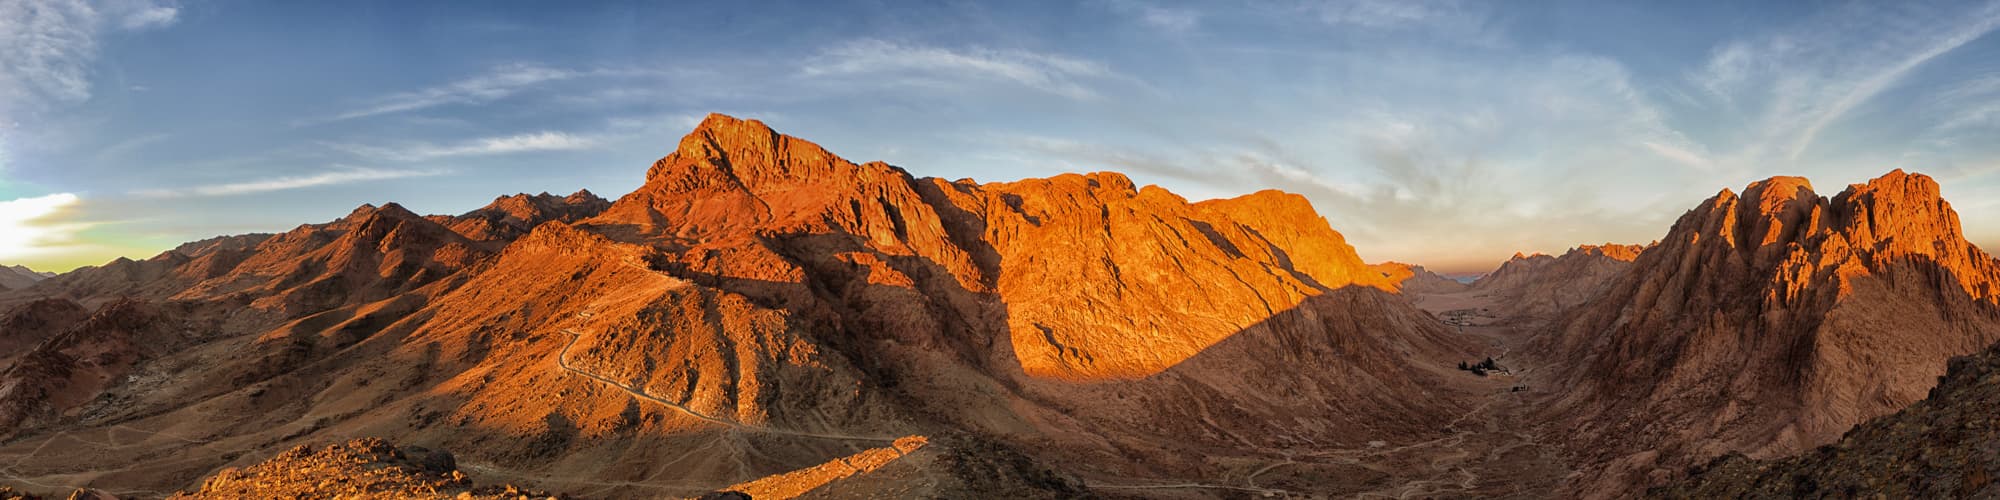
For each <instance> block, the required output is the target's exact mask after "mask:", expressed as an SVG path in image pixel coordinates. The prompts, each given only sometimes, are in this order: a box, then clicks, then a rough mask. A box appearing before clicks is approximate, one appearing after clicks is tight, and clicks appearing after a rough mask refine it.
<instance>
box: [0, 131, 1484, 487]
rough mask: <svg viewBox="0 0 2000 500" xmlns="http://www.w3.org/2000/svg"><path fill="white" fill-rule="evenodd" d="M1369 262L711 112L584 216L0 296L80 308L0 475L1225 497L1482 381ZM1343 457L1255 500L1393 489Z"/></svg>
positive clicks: (317, 248) (1094, 180)
mask: <svg viewBox="0 0 2000 500" xmlns="http://www.w3.org/2000/svg"><path fill="white" fill-rule="evenodd" d="M1391 274H1393V273H1385V272H1383V271H1381V270H1380V269H1378V268H1377V267H1376V266H1369V265H1367V264H1365V263H1363V262H1362V261H1361V259H1360V258H1359V256H1358V255H1357V254H1356V253H1355V251H1354V249H1353V248H1352V247H1351V246H1349V245H1348V244H1347V243H1346V242H1345V240H1344V239H1343V238H1342V237H1341V235H1340V234H1339V233H1338V232H1336V231H1334V230H1333V229H1332V227H1330V225H1329V224H1328V223H1327V221H1326V219H1324V218H1322V217H1320V216H1319V215H1318V214H1317V212H1316V211H1315V210H1314V209H1313V207H1312V206H1311V204H1310V203H1308V202H1307V201H1306V200H1305V199H1304V198H1303V197H1300V196H1297V195H1292V194H1286V193H1281V192H1275V191H1267V192H1259V193H1253V194H1249V195H1245V196H1242V197H1238V198H1231V199H1224V200H1211V201H1204V202H1198V203H1190V202H1188V201H1187V200H1185V199H1183V198H1181V197H1180V196H1178V195H1175V194H1173V193H1171V192H1168V191H1167V190H1165V189H1161V188H1159V187H1155V186H1143V187H1141V186H1137V185H1135V184H1134V183H1133V182H1132V181H1131V180H1130V179H1127V178H1126V177H1124V176H1122V175H1119V174H1115V173H1102V172H1101V173H1092V174H1065V175H1060V176H1056V177H1052V178H1047V179H1026V180H1021V181H1015V182H992V183H978V182H974V181H971V180H958V181H946V180H941V179H934V178H920V177H915V176H912V175H910V174H909V173H908V172H906V171H904V170H903V169H901V168H898V167H894V166H890V165H887V164H884V163H879V162H876V163H863V164H856V163H853V162H849V161H847V160H845V159H842V158H840V157H838V156H835V155H833V154H832V153H830V152H827V151H826V150H825V149H823V148H821V147H820V146H818V145H815V144H813V143H811V142H808V141H805V140H802V139H798V138H794V137H790V136H785V135H782V134H779V133H777V132H776V131H773V130H772V129H770V128H769V127H767V126H765V125H764V124H762V123H760V122H757V121H754V120H739V119H735V118H732V117H727V116H722V115H712V116H710V117H708V118H707V119H706V120H704V121H703V122H702V123H701V124H700V126H698V127H697V128H696V129H695V130H694V131H693V132H691V133H689V134H688V135H687V136H685V137H684V138H682V139H681V141H680V142H679V144H678V147H676V148H675V150H674V151H673V152H672V153H671V154H668V155H667V156H665V157H664V158H662V159H660V160H659V161H657V162H655V163H654V164H653V165H652V167H651V168H650V169H649V170H648V171H647V173H646V181H645V183H644V185H643V186H641V187H640V188H639V189H637V190H636V191H634V192H632V193H630V194H627V195H625V196H623V197H620V198H619V199H618V200H616V201H614V202H609V203H606V202H604V200H601V199H598V198H596V197H595V196H594V195H591V194H590V193H588V192H582V193H578V194H576V195H571V196H568V197H563V198H556V197H554V196H550V195H534V196H526V195H517V196H512V197H502V198H500V199H497V200H496V201H495V202H494V203H493V204H491V205H489V206H488V207H486V208H482V209H479V210H475V211H472V212H468V213H466V214H463V215H459V216H419V215H416V214H413V213H410V212H409V211H407V210H404V209H403V208H402V207H400V206H398V205H395V204H393V203H391V204H384V205H381V206H379V207H378V206H374V205H364V206H362V207H360V208H359V209H356V210H355V211H354V212H353V213H351V214H349V215H348V216H346V217H343V218H341V219H339V220H336V221H332V222H328V223H324V224H307V225H302V226H299V227H298V228H296V229H294V230H292V231H288V232H285V233H282V234H277V235H269V236H264V235H247V236H242V237H230V238H225V239H222V240H212V241H209V242H203V243H198V244H191V245H190V246H183V247H182V248H180V249H176V250H173V251H169V252H166V253H163V254H161V255H160V256H157V257H154V258H152V259H148V260H144V261H132V260H122V259H121V260H119V261H116V262H113V263H110V264H107V265H105V266H101V267H94V268H85V269H82V270H79V271H77V272H74V273H69V274H66V275H64V276H61V277H58V278H54V279H52V280H50V281H49V282H48V283H47V284H45V285H43V286H38V287H35V288H34V289H30V290H23V291H15V292H8V293H0V307H23V306H22V304H31V303H40V302H39V301H48V300H60V301H67V303H69V304H72V305H76V306H78V307H79V308H82V309H84V310H88V311H90V316H89V317H88V318H86V319H83V320H75V319H73V318H71V316H73V315H71V316H61V317H60V318H58V319H56V320H50V321H46V323H47V324H49V325H50V326H47V327H44V328H42V329H40V330H39V331H37V332H35V333H34V334H32V335H31V337H33V338H47V339H52V340H46V341H43V342H41V343H40V344H37V345H38V346H39V347H36V348H34V349H33V350H31V352H30V354H28V355H27V356H26V357H24V358H23V360H28V359H32V360H33V362H32V363H27V362H26V361H16V362H15V363H14V365H15V366H14V367H13V368H9V370H10V371H8V372H6V373H7V375H6V376H7V377H11V378H8V379H7V380H6V381H5V383H7V384H11V385H8V387H14V388H16V389H12V390H11V392H0V408H4V409H8V410H9V411H10V412H12V413H10V414H9V415H18V416H16V417H12V418H15V419H16V421H17V422H18V423H17V424H16V425H13V426H10V429H11V434H12V435H13V436H14V437H13V439H12V440H11V441H8V442H7V443H6V444H0V459H8V458H10V457H11V458H12V459H14V460H15V461H16V463H18V464H19V465H17V466H15V467H14V468H11V469H9V474H10V475H11V476H13V477H15V478H16V479H18V480H21V481H23V482H22V484H23V485H24V486H34V485H54V486H76V485H77V484H73V483H77V482H88V483H89V485H91V486H93V487H104V488H112V489H124V490H144V491H168V490H173V489H191V488H193V487H194V485H196V484H198V483H199V482H200V481H201V480H202V478H204V477H207V476H210V475H213V474H214V473H215V471H217V470H219V469H221V468H223V467H231V466H237V467H240V466H249V465H253V464H255V463H256V460H255V457H257V456H263V455H268V454H271V453H276V452H277V451H278V450H283V449H286V448H289V447H292V446H296V445H298V444H304V443H314V442H327V441H334V442H341V441H346V440H349V439H353V438H361V437H379V438H385V439H389V440H392V441H393V442H397V443H407V444H409V445H412V446H421V447H424V448H429V449H440V450H450V451H451V452H452V453H453V454H454V455H455V456H456V457H458V461H457V462H458V466H459V468H460V469H461V470H463V471H465V473H466V474H468V475H470V476H472V477H473V478H474V479H477V480H479V481H481V482H509V483H515V484H524V485H529V486H532V487H534V488H538V489H547V490H554V491H589V492H591V495H592V496H605V497H656V496H659V495H698V494H702V493H704V492H708V491H714V490H718V489H721V488H724V487H731V486H744V487H746V488H749V487H754V488H763V489H758V490H757V491H790V490H788V489H787V488H796V486H782V487H780V485H781V483H782V484H792V483H791V481H793V480H802V481H803V480H810V481H819V483H818V484H816V485H813V486H811V489H813V490H814V491H840V492H843V494H848V495H851V496H870V495H894V496H912V495H914V496H936V497H967V496H990V495H1001V496H1008V497H1024V498H1037V497H1041V498H1069V497H1074V496H1077V495H1080V494H1084V493H1086V491H1096V492H1102V493H1111V492H1117V493H1118V494H1133V493H1144V492H1147V491H1150V490H1153V489H1161V487H1160V486H1158V485H1160V484H1163V483H1164V484H1169V485H1176V484H1178V485H1180V486H1167V487H1165V488H1164V489H1166V490H1181V491H1183V492H1200V491H1205V490H1206V489H1212V488H1216V487H1222V488H1225V489H1226V488H1244V487H1245V486H1241V483H1242V481H1240V480H1239V479H1237V477H1239V476H1242V475H1244V474H1248V473H1249V472H1252V470H1251V469H1254V468H1262V469H1266V470H1268V469H1269V468H1270V467H1272V466H1273V464H1279V463H1285V462H1292V463H1301V462H1297V461H1295V460H1294V458H1293V457H1295V456H1299V454H1300V453H1303V452H1304V451H1308V450H1310V451H1321V452H1325V451H1328V450H1332V449H1344V450H1365V449H1367V447H1369V446H1388V445H1391V444H1414V443H1424V442H1435V441H1438V440H1441V439H1444V438H1445V437H1446V436H1447V435H1449V434H1451V433H1454V432H1456V431H1454V430H1453V429H1452V425H1450V424H1453V423H1455V422H1458V421H1461V420H1463V418H1462V417H1461V416H1460V415H1462V414H1463V413H1465V412H1466V411H1467V410H1469V409H1471V408H1472V407H1473V406H1476V404H1477V402H1476V401H1474V400H1473V399H1474V398H1473V396H1477V395H1482V394H1483V393H1484V392H1485V391H1489V390H1491V388H1490V387H1488V385H1490V384H1486V383H1484V382H1481V381H1478V380H1476V379H1472V378H1470V377H1469V376H1467V375H1465V374H1464V373H1462V372H1458V371H1456V370H1452V369H1450V367H1449V366H1450V364H1451V363H1455V362H1457V361H1460V360H1464V359H1476V358H1477V357H1478V356H1481V355H1484V354H1486V352H1485V351H1486V350H1487V347H1486V346H1484V345H1480V344H1479V343H1477V342H1472V341H1469V340H1467V339H1465V338H1464V337H1463V336H1461V335H1458V334H1457V333H1456V332H1455V331H1452V330H1447V329H1446V327H1445V326H1444V325H1443V324H1442V323H1440V322H1439V321H1438V320H1437V319H1436V318H1435V317H1432V316H1431V315H1429V314H1427V313H1425V312H1424V311H1422V310H1419V309H1417V308H1415V307H1414V306H1412V305H1410V302H1409V301H1408V300H1406V299H1405V298H1404V297H1402V296H1400V295H1398V294H1397V292H1396V290H1397V289H1398V287H1399V286H1401V283H1402V281H1401V280H1400V278H1397V277H1395V276H1392V275H1391ZM50 304H51V305H45V306H42V307H45V308H50V310H51V311H54V310H57V309H64V308H63V306H62V305H61V304H62V302H53V303H50ZM65 314H67V313H65ZM47 316H49V317H52V318H54V317H57V316H59V315H58V314H55V313H50V314H47ZM64 339H73V340H64ZM1273 373H1285V374H1288V376H1284V377H1272V376H1270V375H1271V374H1273ZM99 443H106V444H99ZM56 444H59V445H60V446H61V447H63V448H64V449H66V450H70V451H68V452H66V453H65V454H62V455H53V454H47V453H44V451H45V450H46V449H49V448H48V446H49V445H56ZM1342 453H1345V452H1342ZM1356 453H1359V452H1356ZM161 456H173V457H175V458H174V459H173V460H171V461H162V460H158V459H157V457H161ZM1345 456H1346V455H1344V454H1338V453H1337V454H1336V456H1333V457H1331V458H1327V459H1325V460H1327V461H1329V463H1328V464H1326V465H1318V464H1314V465H1311V466H1307V465H1299V466H1298V467H1299V468H1300V469H1301V472H1300V473H1298V474H1290V475H1288V477H1287V478H1285V479H1283V482H1282V486H1279V487H1281V488H1287V489H1284V490H1278V489H1272V487H1262V488H1258V487H1254V486H1251V487H1250V488H1252V489H1254V490H1257V491H1269V492H1296V491H1336V492H1338V491H1361V490H1365V489H1373V488H1378V487H1380V486H1382V484H1381V483H1384V482H1390V481H1394V480H1395V479H1394V476H1393V475H1382V474H1377V473H1374V472H1366V471H1348V470H1346V469H1342V467H1347V466H1346V465H1342V464H1345V463H1348V462H1351V460H1349V459H1346V458H1344V457H1345ZM663 457H665V458H663ZM673 457H678V458H673ZM855 464H866V465H867V467H865V469H866V470H867V472H866V473H865V474H862V473H860V471H858V469H863V467H860V466H858V465H855ZM1331 470H1338V472H1325V473H1322V472H1315V471H1331ZM1356 475H1359V477H1364V479H1362V480H1354V479H1352V478H1353V477H1357V476H1356ZM85 477H87V478H89V479H78V478H85ZM885 478H898V479H897V480H894V481H890V480H888V479H885ZM28 481H32V482H28ZM44 487H47V486H44Z"/></svg>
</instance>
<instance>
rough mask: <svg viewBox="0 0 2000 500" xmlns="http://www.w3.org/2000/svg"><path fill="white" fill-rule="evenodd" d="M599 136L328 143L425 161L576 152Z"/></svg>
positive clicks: (363, 152) (381, 157)
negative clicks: (373, 144)
mask: <svg viewBox="0 0 2000 500" xmlns="http://www.w3.org/2000/svg"><path fill="white" fill-rule="evenodd" d="M601 143H602V141H601V140H599V139H598V138H596V137H590V136H580V135H573V134H569V133H566V132H548V131H544V132H534V133H527V134H517V135H509V136H502V137H486V138H481V139H473V140H470V141H464V142H459V143H454V144H437V143H430V142H410V143H403V144H399V145H393V146H371V145H364V144H346V143H329V144H328V146H331V147H333V148H334V149H339V150H342V151H346V152H349V153H353V154H356V155H361V156H365V157H369V158H374V159H379V160H391V161H422V160H431V159H437V158H449V157H457V156H487V155H500V154H510V153H527V152H535V151H574V150H580V149H589V148H592V147H597V146H598V145H599V144H601Z"/></svg>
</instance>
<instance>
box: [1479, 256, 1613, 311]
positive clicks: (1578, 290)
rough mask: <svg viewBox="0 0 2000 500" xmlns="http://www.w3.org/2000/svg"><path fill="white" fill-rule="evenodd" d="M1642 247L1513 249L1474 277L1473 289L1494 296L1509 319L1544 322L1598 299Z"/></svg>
mask: <svg viewBox="0 0 2000 500" xmlns="http://www.w3.org/2000/svg"><path fill="white" fill-rule="evenodd" d="M1645 249H1646V247H1644V246H1640V245H1619V244H1615V243H1605V244H1603V245H1581V246H1578V247H1576V248H1572V249H1570V250H1569V251H1568V252H1564V253H1563V254H1562V256H1560V257H1551V256H1548V255H1543V254H1534V255H1522V254H1519V253H1516V254H1514V257H1513V258H1511V259H1508V260H1507V261H1506V262H1503V263H1501V264H1500V268H1498V269H1495V270H1493V272H1491V273H1487V275H1485V276H1482V277H1480V278H1479V280H1478V281H1474V282H1473V283H1472V289H1473V290H1476V291H1478V292H1479V293H1481V294H1484V295H1488V296H1491V297H1493V298H1494V300H1496V301H1497V302H1499V303H1500V305H1501V306H1502V307H1503V308H1505V309H1506V313H1505V314H1506V315H1507V316H1509V317H1511V318H1515V319H1516V320H1542V321H1546V320H1550V319H1553V318H1554V317H1555V316H1557V315H1558V314H1560V313H1561V312H1563V311H1567V310H1570V309H1572V308H1575V307H1577V306H1580V305H1583V303H1585V302H1588V301H1589V300H1590V299H1593V298H1596V297H1597V296H1598V295H1599V294H1601V293H1602V292H1603V291H1604V288H1605V287H1606V286H1609V285H1610V284H1611V282H1612V281H1614V280H1615V279H1616V278H1618V277H1619V276H1620V275H1622V274H1624V273H1625V272H1626V270H1627V269H1629V268H1630V267H1631V265H1632V261H1633V260H1634V259H1637V258H1639V253H1640V252H1642V251H1644V250H1645Z"/></svg>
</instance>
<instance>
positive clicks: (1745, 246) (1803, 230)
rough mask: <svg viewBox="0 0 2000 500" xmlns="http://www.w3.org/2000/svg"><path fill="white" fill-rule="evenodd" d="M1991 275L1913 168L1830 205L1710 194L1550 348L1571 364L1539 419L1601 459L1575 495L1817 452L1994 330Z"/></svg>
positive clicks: (1773, 192)
mask: <svg viewBox="0 0 2000 500" xmlns="http://www.w3.org/2000/svg"><path fill="white" fill-rule="evenodd" d="M1996 280H2000V265H1996V264H1995V262H1994V260H1993V259H1992V258H1991V257H1989V256H1988V255H1987V254H1986V253H1985V252H1983V251H1980V250H1979V249H1978V248H1977V247H1974V246H1973V245H1972V244H1971V243H1968V242H1966V240H1965V239H1964V236H1963V234H1962V233H1961V232H1960V230H1959V224H1958V216H1957V214H1956V213H1954V212H1953V211H1952V210H1951V205H1950V204H1948V203H1946V202H1945V201H1944V200H1942V199H1940V198H1939V197H1938V186H1937V183H1936V182H1934V181H1932V180H1931V179H1930V178H1929V177H1926V176H1923V175H1916V174H1905V173H1903V172H1902V171H1900V170H1898V171H1895V172H1890V173H1889V174H1888V175H1885V176H1882V177H1880V178H1877V179H1874V180H1871V181H1869V182H1868V183H1866V184H1856V185H1852V186H1849V187H1848V188H1847V189H1846V190H1845V191H1843V192H1841V193H1840V194H1839V195H1836V196H1834V197H1832V198H1826V197H1823V196H1819V195H1817V194H1815V193H1814V192H1813V191H1812V187H1811V185H1810V184H1809V183H1807V182H1806V181H1805V180H1804V179H1799V178H1792V177H1777V178H1772V179H1769V180H1765V181H1761V182H1757V183H1754V184H1751V185H1750V186H1749V187H1748V188H1746V189H1745V190H1744V193H1743V195H1742V196H1741V197H1739V196H1736V195H1735V194H1734V193H1731V192H1729V191H1727V190H1724V191H1723V192H1722V193H1720V194H1718V195H1716V196H1715V197H1714V198H1711V199H1709V200H1708V201H1706V202H1703V203H1702V204H1701V205H1700V206H1698V207H1696V208H1695V209H1694V210H1692V211H1689V212H1688V213H1687V214H1686V215H1684V216H1682V217H1681V219H1680V220H1679V221H1678V222H1676V223H1675V224H1674V227H1673V229H1672V230H1671V231H1670V232H1669V233H1668V234H1667V237H1666V238H1665V239H1663V240H1662V241H1661V242H1660V243H1659V244H1658V245H1657V246H1655V247H1653V248H1651V249H1648V250H1646V251H1645V252H1644V253H1643V254H1642V255H1641V256H1640V257H1639V258H1638V260H1637V261H1635V262H1634V263H1633V269H1632V270H1631V272H1630V273H1628V274H1626V275H1625V276H1624V277H1623V278H1621V279H1620V280H1619V281H1618V282H1617V283H1616V284H1615V285H1613V286H1611V287H1610V288H1609V289H1608V290H1607V292H1606V293H1605V294H1604V296H1603V297H1602V298H1601V299H1600V300H1597V301H1595V302H1593V303H1592V304H1591V305H1589V306H1586V307H1585V308H1583V309H1581V310H1580V311H1579V312H1578V314H1577V315H1576V316H1574V317H1572V318H1571V319H1570V320H1569V321H1568V323H1567V324H1566V325H1564V328H1563V329H1562V331H1561V332H1559V333H1558V334H1556V335H1554V336H1552V337H1550V338H1549V339H1547V340H1548V341H1549V342H1550V345H1549V349H1548V350H1549V351H1551V352H1552V353H1553V356H1554V357H1555V358H1557V359H1570V360H1574V361H1572V364H1570V365H1568V369H1567V371H1566V374H1565V377H1564V378H1565V379H1566V380H1567V381H1568V383H1570V384H1574V389H1572V390H1571V391H1570V392H1569V393H1568V395H1567V396H1565V397H1564V398H1563V399H1562V401H1560V403H1559V404H1557V405H1554V407H1553V408H1552V410H1551V411H1550V415H1552V416H1554V417H1555V418H1560V419H1562V420H1563V421H1565V422H1567V423H1568V424H1569V425H1570V427H1569V428H1570V429H1573V433H1572V434H1571V435H1573V436H1575V437H1576V438H1577V439H1578V440H1579V442H1580V443H1581V444H1580V446H1579V447H1578V449H1582V450H1589V451H1590V452H1591V453H1593V457H1594V458H1591V459H1589V461H1597V462H1600V463H1609V466H1608V468H1607V469H1606V470H1605V472H1603V474H1601V475H1599V476H1596V477H1593V478H1591V480H1594V481H1595V482H1594V483H1590V484H1586V485H1585V486H1584V487H1585V488H1586V489H1590V488H1606V489H1607V490H1605V491H1611V490H1616V489H1618V488H1624V487H1628V486H1629V485H1630V484H1633V483H1644V482H1646V480H1645V479H1644V478H1645V477H1646V476H1648V475H1651V476H1653V477H1654V478H1655V480H1657V479H1658V478H1661V477H1666V476H1669V475H1671V474H1673V473H1675V472H1676V471H1678V470H1679V467H1681V466H1685V465H1688V464H1689V463H1692V462H1693V461H1698V460H1705V459H1707V458H1709V457H1713V456H1716V455H1719V454H1722V453H1725V452H1732V451H1740V452H1745V453H1748V454H1749V455H1751V456H1753V457H1763V456H1772V455H1777V454H1785V453H1791V452H1796V451H1799V450H1802V449H1805V448H1807V447H1810V446H1815V445H1819V444H1824V443H1827V442H1830V441H1832V440H1833V439H1834V438H1836V437H1838V436H1839V435H1840V434H1841V433H1842V432H1844V431H1846V430H1847V429H1848V428H1849V427H1851V426H1853V425H1854V424H1856V423H1859V422H1861V421H1864V420H1866V419H1868V418H1872V417H1875V416H1879V415H1883V414H1885V413H1888V412H1891V411H1894V410H1896V409H1898V408H1901V407H1903V406H1904V405H1908V404H1909V403H1911V402H1914V401H1916V400H1917V399H1918V398H1921V397H1922V396H1923V394H1924V392H1925V390H1927V389H1929V388H1930V387H1931V385H1932V384H1933V383H1934V382H1935V381H1936V377H1937V376H1938V375H1939V374H1941V373H1942V372H1943V370H1944V360H1945V359H1947V358H1949V357H1951V356H1954V355H1959V354H1965V353H1970V352H1973V351H1975V350H1977V349H1979V348H1980V347H1982V346H1985V345H1987V344H1990V343H1992V342H1993V341H1994V340H1995V339H1996V338H2000V313H1996V309H1995V306H1994V294H1995V292H1996V290H1995V288H1994V284H1995V282H1996Z"/></svg>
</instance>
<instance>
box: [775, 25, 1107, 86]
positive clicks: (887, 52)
mask: <svg viewBox="0 0 2000 500" xmlns="http://www.w3.org/2000/svg"><path fill="white" fill-rule="evenodd" d="M801 73H802V75H803V76H806V77H819V78H834V77H862V78H867V79H869V80H870V81H873V82H880V81H884V80H885V79H893V80H890V81H893V82H896V83H900V84H904V85H910V86H918V87H931V88H940V87H951V86H955V85H960V84H966V83H981V82H984V83H1005V84H1011V85H1019V86H1022V87H1027V88H1031V89H1035V90H1039V91H1043V92H1048V93H1052V94H1057V95H1061V96H1065V97H1070V98H1074V99H1090V98H1094V97H1097V93H1096V92H1095V91H1093V90H1092V89H1091V88H1090V86H1089V85H1087V84H1086V82H1088V81H1090V80H1098V79H1106V78H1111V77H1114V76H1115V74H1114V73H1113V72H1112V71H1111V70H1110V69H1109V68H1107V67H1105V66H1104V65H1103V64H1100V63H1097V62H1094V61H1088V60H1084V59H1077V58H1072V57H1068V56H1063V55H1056V54H1045V53H1039V52H1029V51H1023V50H996V49H987V48H968V49H957V50H955V49H948V48H942V47H932V46H922V45H911V44H904V43H896V42H889V41H883V40H872V39H870V40H858V41H853V42H848V43H844V44H840V45H837V46H835V47H833V48H831V49H827V50H826V51H824V52H822V53H820V54H819V56H818V57H815V58H813V59H812V60H811V61H809V62H808V63H807V64H806V65H805V68H804V70H803V71H802V72H801Z"/></svg>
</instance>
